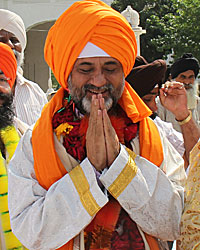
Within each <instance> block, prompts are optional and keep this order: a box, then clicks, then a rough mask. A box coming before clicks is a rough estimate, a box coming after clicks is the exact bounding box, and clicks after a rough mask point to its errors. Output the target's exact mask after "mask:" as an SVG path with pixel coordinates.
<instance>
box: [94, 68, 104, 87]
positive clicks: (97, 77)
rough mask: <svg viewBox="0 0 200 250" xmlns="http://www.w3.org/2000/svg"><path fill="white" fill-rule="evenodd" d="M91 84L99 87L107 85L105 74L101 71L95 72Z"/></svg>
mask: <svg viewBox="0 0 200 250" xmlns="http://www.w3.org/2000/svg"><path fill="white" fill-rule="evenodd" d="M91 84H92V85H94V86H97V87H101V86H103V85H105V84H106V78H105V75H104V74H103V72H101V71H98V72H95V73H94V75H93V76H92V77H91Z"/></svg>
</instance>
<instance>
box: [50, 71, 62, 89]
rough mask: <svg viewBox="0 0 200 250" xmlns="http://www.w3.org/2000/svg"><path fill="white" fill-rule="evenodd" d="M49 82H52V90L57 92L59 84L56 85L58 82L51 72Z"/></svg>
mask: <svg viewBox="0 0 200 250" xmlns="http://www.w3.org/2000/svg"><path fill="white" fill-rule="evenodd" d="M51 80H52V88H53V89H54V90H58V89H59V88H60V84H59V83H58V81H57V80H56V78H55V76H54V74H53V72H51Z"/></svg>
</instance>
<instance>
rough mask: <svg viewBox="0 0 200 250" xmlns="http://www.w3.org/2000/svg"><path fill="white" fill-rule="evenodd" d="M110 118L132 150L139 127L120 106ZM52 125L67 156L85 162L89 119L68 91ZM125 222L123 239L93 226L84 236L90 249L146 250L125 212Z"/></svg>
mask: <svg viewBox="0 0 200 250" xmlns="http://www.w3.org/2000/svg"><path fill="white" fill-rule="evenodd" d="M109 117H110V121H111V123H112V126H113V127H114V129H115V131H116V134H117V136H118V138H119V141H120V142H121V143H122V144H124V145H126V146H127V147H128V148H130V149H131V145H130V141H131V140H132V139H133V138H135V137H136V135H137V133H138V127H139V125H138V124H133V122H132V121H131V119H129V118H128V117H127V115H126V113H125V112H124V110H123V109H122V108H121V107H120V106H119V105H118V106H117V108H116V111H114V112H113V113H112V114H111V113H109ZM52 124H53V129H54V132H55V134H56V136H57V138H58V139H59V140H60V138H61V136H62V143H63V146H64V147H65V149H66V151H67V153H68V154H70V155H71V156H73V157H74V158H75V159H78V160H79V161H80V162H81V161H82V160H83V159H84V158H85V157H86V147H85V136H86V132H87V128H88V117H87V116H84V117H83V116H81V115H80V113H79V112H78V110H77V109H76V108H75V105H74V103H73V101H72V99H71V96H70V94H69V92H68V91H66V92H65V94H64V100H63V107H62V108H61V109H60V110H58V111H57V112H56V113H55V115H54V116H53V119H52ZM60 141H61V140H60ZM123 221H126V223H125V227H124V228H123V229H124V232H123V235H122V236H120V235H118V233H117V232H116V231H114V232H110V231H108V230H106V229H105V228H104V227H97V228H96V227H95V228H92V229H91V228H90V227H92V226H94V225H93V224H90V225H89V226H88V228H87V229H86V231H85V236H84V237H85V240H86V242H87V243H86V245H87V244H88V243H89V242H90V243H89V244H92V245H91V249H100V247H99V245H98V244H99V242H101V244H102V242H104V243H105V244H107V245H109V246H110V247H108V248H109V249H113V250H117V249H118V247H117V246H122V244H124V248H123V247H122V249H126V250H128V249H133V248H134V249H138V250H144V242H143V240H142V237H141V235H140V233H139V231H138V229H137V226H136V224H135V222H133V221H132V220H131V219H130V218H129V216H128V214H127V213H125V212H123V209H122V213H121V214H120V216H119V218H118V224H119V225H120V224H123ZM91 225H92V226H91ZM91 235H92V236H91ZM91 238H92V240H91ZM111 242H112V247H111V245H110V244H111ZM101 244H100V245H101ZM92 247H93V248H92ZM86 248H87V247H86ZM106 249H107V248H106Z"/></svg>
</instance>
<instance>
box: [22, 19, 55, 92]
mask: <svg viewBox="0 0 200 250" xmlns="http://www.w3.org/2000/svg"><path fill="white" fill-rule="evenodd" d="M53 23H54V21H50V22H45V23H42V24H37V25H35V26H34V27H32V28H31V29H30V30H29V31H28V32H27V46H26V50H25V61H24V67H23V69H24V77H26V78H27V79H29V80H31V81H34V82H36V83H38V84H39V85H40V87H41V88H42V89H43V90H44V91H45V92H46V91H47V89H48V76H49V68H48V66H47V64H46V62H45V60H44V52H43V51H44V44H45V39H46V36H47V33H48V30H49V28H50V27H51V26H52V25H53Z"/></svg>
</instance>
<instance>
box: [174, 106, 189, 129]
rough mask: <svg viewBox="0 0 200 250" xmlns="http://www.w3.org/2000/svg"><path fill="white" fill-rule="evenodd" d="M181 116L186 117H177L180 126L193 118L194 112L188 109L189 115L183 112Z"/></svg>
mask: <svg viewBox="0 0 200 250" xmlns="http://www.w3.org/2000/svg"><path fill="white" fill-rule="evenodd" d="M181 117H184V118H183V119H177V117H176V118H175V120H176V121H177V122H178V124H179V125H180V126H181V125H184V124H186V123H188V122H189V121H190V120H191V119H192V112H191V111H190V110H188V113H187V115H185V114H181Z"/></svg>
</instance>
